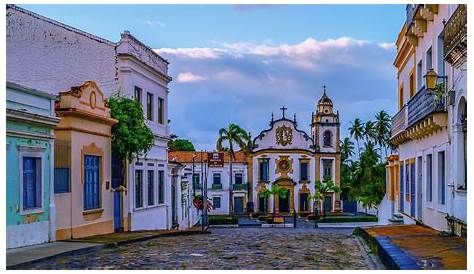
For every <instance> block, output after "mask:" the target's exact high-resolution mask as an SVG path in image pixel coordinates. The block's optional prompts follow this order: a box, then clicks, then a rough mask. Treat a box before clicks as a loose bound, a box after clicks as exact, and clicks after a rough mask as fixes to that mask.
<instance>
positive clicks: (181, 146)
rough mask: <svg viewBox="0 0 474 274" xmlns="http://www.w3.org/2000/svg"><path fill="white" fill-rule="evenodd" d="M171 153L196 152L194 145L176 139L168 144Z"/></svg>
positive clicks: (187, 141)
mask: <svg viewBox="0 0 474 274" xmlns="http://www.w3.org/2000/svg"><path fill="white" fill-rule="evenodd" d="M168 148H169V151H196V150H195V149H194V145H193V143H191V141H189V140H186V139H175V140H170V141H169V142H168Z"/></svg>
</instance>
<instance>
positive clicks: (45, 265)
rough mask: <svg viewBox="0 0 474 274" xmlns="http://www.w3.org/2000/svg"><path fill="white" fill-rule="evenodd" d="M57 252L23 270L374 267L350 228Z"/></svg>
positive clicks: (238, 231)
mask: <svg viewBox="0 0 474 274" xmlns="http://www.w3.org/2000/svg"><path fill="white" fill-rule="evenodd" d="M211 232H212V233H211V234H208V235H206V234H201V235H189V236H178V237H166V238H155V239H151V240H147V241H142V242H136V243H130V244H125V245H120V246H118V247H112V248H103V249H100V250H97V251H94V252H90V253H87V254H80V255H74V256H61V257H57V258H53V259H48V260H45V261H41V262H37V263H32V264H29V265H27V266H25V265H24V266H23V267H22V268H23V269H378V268H380V267H382V266H381V265H380V264H378V263H377V262H376V261H374V260H373V259H371V257H370V256H369V255H368V254H367V251H366V250H365V249H364V247H363V245H361V241H359V239H358V238H356V237H355V236H353V235H352V229H317V230H315V229H292V228H280V229H279V228H269V229H261V228H235V229H212V230H211Z"/></svg>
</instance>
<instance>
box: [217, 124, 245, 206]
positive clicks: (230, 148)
mask: <svg viewBox="0 0 474 274" xmlns="http://www.w3.org/2000/svg"><path fill="white" fill-rule="evenodd" d="M249 140H250V136H249V135H248V134H247V132H246V131H245V130H243V129H242V128H241V127H240V126H238V125H236V124H230V125H229V126H228V127H227V128H221V129H220V130H219V138H218V139H217V143H216V149H217V151H227V152H228V153H229V156H230V164H229V166H230V181H229V211H230V213H231V214H233V212H234V209H233V203H232V198H233V197H232V187H233V185H232V179H233V178H232V177H233V174H232V162H233V161H234V160H235V150H234V148H235V146H238V147H239V148H240V149H242V150H245V151H246V150H247V149H248V148H247V146H248V144H249V142H250V141H249Z"/></svg>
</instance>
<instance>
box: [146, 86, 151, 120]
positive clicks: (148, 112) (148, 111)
mask: <svg viewBox="0 0 474 274" xmlns="http://www.w3.org/2000/svg"><path fill="white" fill-rule="evenodd" d="M146 118H147V119H148V120H150V121H153V94H151V93H149V92H147V94H146Z"/></svg>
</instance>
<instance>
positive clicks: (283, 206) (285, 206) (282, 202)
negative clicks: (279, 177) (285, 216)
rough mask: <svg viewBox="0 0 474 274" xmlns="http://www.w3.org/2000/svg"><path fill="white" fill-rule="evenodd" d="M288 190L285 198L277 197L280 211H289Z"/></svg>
mask: <svg viewBox="0 0 474 274" xmlns="http://www.w3.org/2000/svg"><path fill="white" fill-rule="evenodd" d="M289 194H290V193H289V191H288V193H287V194H286V196H285V198H283V197H278V209H279V212H280V213H289V212H290V197H289V196H290V195H289Z"/></svg>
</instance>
